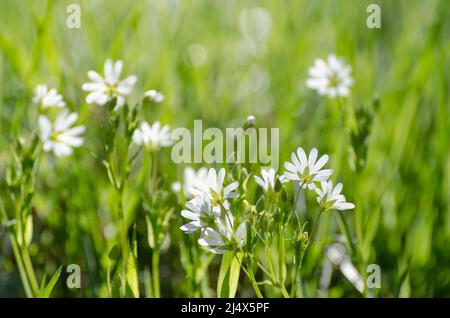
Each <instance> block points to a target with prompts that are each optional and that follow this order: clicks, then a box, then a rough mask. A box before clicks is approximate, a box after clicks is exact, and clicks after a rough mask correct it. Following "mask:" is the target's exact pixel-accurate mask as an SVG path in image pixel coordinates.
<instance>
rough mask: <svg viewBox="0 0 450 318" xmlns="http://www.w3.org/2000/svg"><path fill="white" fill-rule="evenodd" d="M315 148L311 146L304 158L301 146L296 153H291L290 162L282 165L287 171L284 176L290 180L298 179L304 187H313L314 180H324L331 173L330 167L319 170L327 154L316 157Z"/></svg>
mask: <svg viewBox="0 0 450 318" xmlns="http://www.w3.org/2000/svg"><path fill="white" fill-rule="evenodd" d="M317 153H318V152H317V149H316V148H313V149H312V150H311V152H310V153H309V157H308V158H306V154H305V151H304V150H303V148H302V147H299V148H297V153H295V152H293V153H292V154H291V160H292V162H285V163H284V167H285V168H286V170H287V171H285V172H284V176H285V177H286V178H287V179H289V180H292V181H298V182H299V183H300V184H301V185H302V187H303V188H304V189H305V188H306V186H308V188H309V189H314V188H315V185H314V182H321V181H326V180H328V178H329V177H330V176H331V174H332V173H333V170H331V169H324V170H321V169H322V167H323V166H324V165H325V164H326V163H327V161H328V155H323V156H322V157H320V158H319V160H317V161H316V159H317Z"/></svg>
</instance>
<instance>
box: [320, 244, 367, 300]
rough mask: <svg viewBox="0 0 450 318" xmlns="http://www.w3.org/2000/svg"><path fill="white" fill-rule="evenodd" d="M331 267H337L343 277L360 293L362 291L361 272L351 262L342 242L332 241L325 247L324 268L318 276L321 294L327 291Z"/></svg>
mask: <svg viewBox="0 0 450 318" xmlns="http://www.w3.org/2000/svg"><path fill="white" fill-rule="evenodd" d="M333 267H337V268H339V270H340V271H341V272H342V274H343V275H344V276H345V278H347V279H348V280H349V281H350V282H351V283H352V284H353V286H354V287H355V288H356V289H357V290H358V291H359V292H360V293H362V292H363V291H364V283H363V280H362V277H361V274H360V273H359V272H358V270H357V269H356V267H355V266H354V265H353V264H352V262H351V260H350V257H349V256H348V255H347V253H346V250H345V246H344V244H342V243H333V244H331V245H330V246H328V247H327V248H326V249H325V262H324V268H323V269H322V275H321V278H320V289H321V293H322V294H325V295H326V293H327V292H328V288H329V286H330V283H331V275H332V271H333Z"/></svg>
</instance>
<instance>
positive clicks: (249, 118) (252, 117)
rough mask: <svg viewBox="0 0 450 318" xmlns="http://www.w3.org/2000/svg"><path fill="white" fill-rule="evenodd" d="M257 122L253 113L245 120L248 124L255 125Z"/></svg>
mask: <svg viewBox="0 0 450 318" xmlns="http://www.w3.org/2000/svg"><path fill="white" fill-rule="evenodd" d="M255 122H256V118H255V116H253V115H249V116H248V117H247V119H246V120H245V123H246V124H247V125H248V126H254V125H255Z"/></svg>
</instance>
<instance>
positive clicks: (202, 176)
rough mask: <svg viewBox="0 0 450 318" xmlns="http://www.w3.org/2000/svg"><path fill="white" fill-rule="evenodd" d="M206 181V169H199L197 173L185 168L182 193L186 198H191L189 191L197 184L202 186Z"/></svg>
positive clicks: (191, 194)
mask: <svg viewBox="0 0 450 318" xmlns="http://www.w3.org/2000/svg"><path fill="white" fill-rule="evenodd" d="M207 180H208V169H207V168H205V167H201V168H200V169H198V170H197V171H195V170H194V169H192V168H191V167H186V168H185V169H184V171H183V192H184V195H185V196H186V197H192V196H193V193H192V192H191V189H192V188H193V187H195V186H196V185H197V184H203V183H205V182H207Z"/></svg>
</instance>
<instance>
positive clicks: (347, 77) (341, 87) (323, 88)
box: [306, 54, 353, 97]
mask: <svg viewBox="0 0 450 318" xmlns="http://www.w3.org/2000/svg"><path fill="white" fill-rule="evenodd" d="M351 72H352V68H351V66H349V65H347V64H345V62H344V60H342V59H339V58H337V57H336V56H335V55H334V54H330V55H328V59H327V61H324V60H321V59H317V60H316V61H315V62H314V65H313V66H312V67H310V68H309V70H308V73H309V78H308V80H307V81H306V86H307V87H308V88H310V89H314V90H316V91H317V93H318V94H319V95H327V96H329V97H336V96H348V94H349V93H350V90H349V88H350V86H352V85H353V78H352V77H351Z"/></svg>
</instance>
